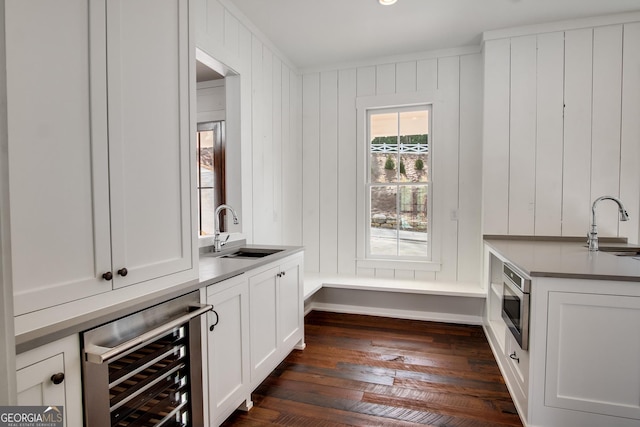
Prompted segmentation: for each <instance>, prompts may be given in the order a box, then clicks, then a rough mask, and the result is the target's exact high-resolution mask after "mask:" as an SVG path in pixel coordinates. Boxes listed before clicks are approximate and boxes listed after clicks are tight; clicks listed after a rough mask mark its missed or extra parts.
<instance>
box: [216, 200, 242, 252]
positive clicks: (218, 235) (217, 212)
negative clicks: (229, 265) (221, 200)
mask: <svg viewBox="0 0 640 427" xmlns="http://www.w3.org/2000/svg"><path fill="white" fill-rule="evenodd" d="M223 209H227V210H228V211H229V212H231V215H233V223H234V224H237V223H238V217H237V215H236V211H235V210H233V208H232V207H231V206H229V205H220V206H218V207H217V208H216V213H215V216H214V219H213V220H214V225H215V234H214V236H213V251H214V252H220V250H221V249H222V247H223V246H224V245H225V244H226V243H227V240H229V235H227V238H226V239H225V241H224V242H223V241H221V240H220V212H221V211H222V210H223Z"/></svg>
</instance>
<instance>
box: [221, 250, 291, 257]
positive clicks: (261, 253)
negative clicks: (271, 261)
mask: <svg viewBox="0 0 640 427" xmlns="http://www.w3.org/2000/svg"><path fill="white" fill-rule="evenodd" d="M278 252H282V249H267V248H239V249H237V250H235V251H233V252H230V253H228V254H225V255H222V256H221V257H220V258H237V259H256V258H264V257H266V256H269V255H273V254H275V253H278Z"/></svg>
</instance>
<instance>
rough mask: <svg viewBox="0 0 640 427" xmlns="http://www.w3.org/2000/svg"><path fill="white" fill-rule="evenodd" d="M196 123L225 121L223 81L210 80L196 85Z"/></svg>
mask: <svg viewBox="0 0 640 427" xmlns="http://www.w3.org/2000/svg"><path fill="white" fill-rule="evenodd" d="M196 95H197V102H196V105H197V106H196V111H197V117H196V121H197V122H198V123H203V122H212V121H218V120H225V119H226V115H225V112H226V98H225V81H224V80H223V79H220V80H211V81H208V82H200V83H198V84H197V91H196Z"/></svg>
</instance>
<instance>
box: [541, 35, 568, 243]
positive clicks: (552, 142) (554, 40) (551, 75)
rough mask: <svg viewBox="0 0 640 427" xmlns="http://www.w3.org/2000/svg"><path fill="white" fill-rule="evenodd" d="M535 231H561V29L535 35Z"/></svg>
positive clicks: (548, 232) (559, 232)
mask: <svg viewBox="0 0 640 427" xmlns="http://www.w3.org/2000/svg"><path fill="white" fill-rule="evenodd" d="M536 63H537V71H538V72H537V81H536V89H537V91H536V95H537V97H536V102H537V110H536V118H537V121H536V125H537V126H536V147H535V149H536V158H535V165H536V176H535V226H534V230H535V234H538V235H547V236H559V235H560V234H561V232H562V230H561V229H562V151H563V144H564V141H563V122H562V114H563V109H564V33H563V32H556V33H548V34H541V35H539V36H538V57H537V60H536Z"/></svg>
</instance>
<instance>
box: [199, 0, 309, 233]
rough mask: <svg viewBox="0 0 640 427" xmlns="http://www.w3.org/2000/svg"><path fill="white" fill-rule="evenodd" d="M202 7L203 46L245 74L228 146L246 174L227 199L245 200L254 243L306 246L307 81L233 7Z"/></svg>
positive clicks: (212, 2)
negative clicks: (304, 147)
mask: <svg viewBox="0 0 640 427" xmlns="http://www.w3.org/2000/svg"><path fill="white" fill-rule="evenodd" d="M195 9H196V13H195V16H196V18H195V23H196V45H197V46H198V48H199V49H201V50H202V51H203V52H205V53H206V54H207V55H209V56H211V57H212V58H214V59H215V60H217V61H219V62H220V63H221V64H223V65H224V67H225V69H229V70H231V71H232V73H231V74H238V75H239V91H238V92H239V95H237V94H236V96H239V101H238V102H237V103H236V104H235V105H237V104H239V106H238V110H239V114H240V125H239V129H240V130H239V135H235V138H236V140H234V141H232V140H230V139H229V138H228V140H227V144H239V145H240V155H239V156H238V157H237V158H236V159H235V164H228V165H227V167H228V168H229V169H233V168H239V169H240V170H241V172H240V174H234V177H236V176H239V177H240V178H239V179H237V181H238V182H237V185H239V186H241V189H242V191H241V193H242V194H241V195H240V194H238V195H230V194H227V197H228V198H234V197H237V198H238V200H241V202H237V205H240V206H241V207H242V213H241V215H242V222H243V223H242V224H241V226H240V228H241V229H242V232H243V233H244V235H245V236H246V238H247V240H248V241H249V242H253V243H271V244H280V243H287V244H300V243H301V241H302V235H301V234H302V225H301V222H302V219H301V217H302V211H301V209H302V184H301V182H302V179H301V173H302V146H301V144H300V142H299V141H300V140H301V133H300V132H301V125H300V122H301V118H302V117H301V114H300V108H301V101H300V99H301V94H302V91H301V88H300V85H301V78H300V76H298V74H297V70H296V69H295V68H294V67H292V66H291V65H290V63H289V62H288V60H287V59H286V58H284V57H283V56H282V55H281V54H280V52H279V51H278V50H277V48H275V47H273V46H272V45H271V44H270V43H269V42H268V41H266V39H265V38H264V37H263V36H262V34H261V33H260V32H259V30H257V29H256V28H255V27H254V26H253V25H252V24H251V23H250V22H248V21H247V20H246V18H245V17H244V16H243V15H242V14H241V13H240V12H239V11H238V10H237V9H236V8H235V6H234V5H233V4H232V3H230V2H227V1H220V0H197V1H196V2H195ZM227 95H228V93H227ZM227 104H228V105H229V100H227ZM231 105H234V103H233V102H232V103H231ZM230 136H231V135H228V137H230ZM234 184H236V183H234ZM232 187H233V186H232Z"/></svg>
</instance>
